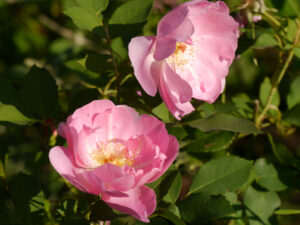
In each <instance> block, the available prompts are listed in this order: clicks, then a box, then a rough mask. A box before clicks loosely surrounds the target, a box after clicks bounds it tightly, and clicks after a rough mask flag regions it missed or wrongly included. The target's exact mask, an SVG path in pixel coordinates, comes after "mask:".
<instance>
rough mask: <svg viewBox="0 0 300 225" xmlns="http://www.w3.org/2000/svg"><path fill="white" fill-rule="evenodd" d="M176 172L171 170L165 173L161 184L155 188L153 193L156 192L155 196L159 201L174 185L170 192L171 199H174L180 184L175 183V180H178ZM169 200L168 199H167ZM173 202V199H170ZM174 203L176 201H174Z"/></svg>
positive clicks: (178, 182)
mask: <svg viewBox="0 0 300 225" xmlns="http://www.w3.org/2000/svg"><path fill="white" fill-rule="evenodd" d="M178 173H179V172H178V171H177V170H171V171H168V172H167V175H166V176H165V177H164V178H163V180H162V181H161V183H160V184H159V186H158V187H157V188H155V192H156V195H157V199H158V200H160V199H162V198H163V197H165V196H166V195H167V194H168V192H169V190H170V189H171V188H172V186H173V185H174V187H173V188H174V190H172V191H171V192H172V194H171V195H172V197H171V198H175V197H176V196H175V195H176V193H174V192H176V191H177V188H178V186H179V184H180V181H178V180H177V181H176V178H177V179H180V178H181V177H180V178H178ZM180 185H181V184H180ZM168 200H169V199H168ZM172 200H173V199H172ZM175 201H176V200H175Z"/></svg>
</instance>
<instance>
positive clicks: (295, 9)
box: [280, 0, 300, 17]
mask: <svg viewBox="0 0 300 225" xmlns="http://www.w3.org/2000/svg"><path fill="white" fill-rule="evenodd" d="M280 13H281V14H282V15H283V16H289V17H300V2H299V0H285V1H283V7H282V8H281V9H280Z"/></svg>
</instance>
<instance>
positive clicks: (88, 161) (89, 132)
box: [73, 126, 99, 169]
mask: <svg viewBox="0 0 300 225" xmlns="http://www.w3.org/2000/svg"><path fill="white" fill-rule="evenodd" d="M98 137H99V136H98V135H97V133H96V132H95V130H93V129H92V128H89V127H85V126H84V127H83V129H82V130H81V131H80V132H79V134H78V135H77V137H76V142H75V143H74V149H73V151H74V156H75V162H76V164H77V165H79V166H80V167H84V168H88V169H91V168H95V167H97V166H98V162H97V161H96V160H94V159H93V153H94V152H96V151H97V150H98V146H97V143H98V142H99V141H98Z"/></svg>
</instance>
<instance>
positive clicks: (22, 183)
mask: <svg viewBox="0 0 300 225" xmlns="http://www.w3.org/2000/svg"><path fill="white" fill-rule="evenodd" d="M10 188H11V198H12V201H13V204H14V207H15V209H16V211H17V213H18V215H19V216H20V218H21V219H22V223H23V224H28V225H30V224H33V221H32V217H31V214H30V207H29V200H30V199H31V198H32V197H33V196H35V195H36V194H38V192H39V190H40V189H39V185H38V183H37V181H36V179H35V178H34V177H33V176H31V175H26V174H23V173H20V174H18V175H17V176H15V177H14V178H13V179H12V181H11V182H10ZM21 190H24V191H21ZM25 190H26V191H25Z"/></svg>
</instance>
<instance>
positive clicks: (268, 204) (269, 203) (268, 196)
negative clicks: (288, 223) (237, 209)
mask: <svg viewBox="0 0 300 225" xmlns="http://www.w3.org/2000/svg"><path fill="white" fill-rule="evenodd" d="M244 204H245V205H246V206H247V208H248V209H249V210H250V211H251V212H252V213H253V214H254V215H255V216H257V217H258V218H259V219H260V220H261V221H262V222H263V223H264V224H265V225H271V223H270V221H269V218H270V217H271V216H272V215H273V213H274V210H275V209H276V208H278V207H279V206H280V204H281V203H280V198H279V197H278V195H277V194H276V192H266V191H258V190H256V189H254V188H253V187H251V186H250V187H249V188H248V190H247V192H246V193H245V196H244Z"/></svg>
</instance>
